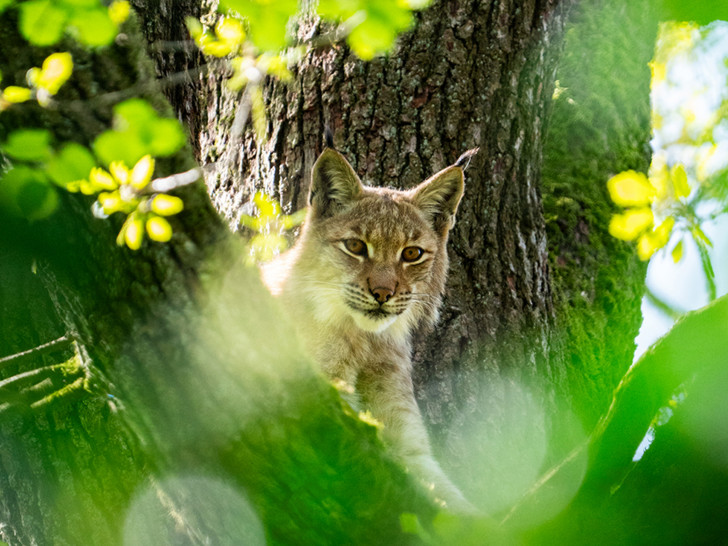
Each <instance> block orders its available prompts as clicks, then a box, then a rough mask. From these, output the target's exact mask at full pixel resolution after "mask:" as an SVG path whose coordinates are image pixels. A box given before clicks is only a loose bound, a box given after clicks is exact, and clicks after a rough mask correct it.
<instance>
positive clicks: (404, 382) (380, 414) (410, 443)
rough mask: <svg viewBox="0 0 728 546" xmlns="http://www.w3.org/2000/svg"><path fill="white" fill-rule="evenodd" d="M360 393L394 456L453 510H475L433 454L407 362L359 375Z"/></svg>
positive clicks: (371, 368) (369, 369)
mask: <svg viewBox="0 0 728 546" xmlns="http://www.w3.org/2000/svg"><path fill="white" fill-rule="evenodd" d="M357 391H358V392H359V393H360V395H361V398H362V402H363V404H364V406H365V408H367V409H369V410H370V411H371V413H372V415H373V416H374V417H375V418H376V419H377V420H378V421H379V422H381V423H382V425H383V429H382V439H383V440H384V442H385V443H386V444H387V445H388V446H389V447H390V449H391V450H392V452H393V454H394V455H395V456H396V457H397V458H399V459H400V462H401V463H402V464H403V465H404V466H405V467H407V468H408V469H409V470H410V471H411V472H412V473H413V474H414V475H415V476H416V477H417V478H418V479H419V480H420V481H421V482H423V484H424V485H425V487H427V488H428V489H429V490H431V491H432V493H433V495H434V497H435V499H436V500H438V501H441V502H443V503H444V504H445V505H446V507H447V508H448V509H450V510H453V511H456V512H463V513H474V512H475V511H476V510H475V508H474V507H473V505H472V504H470V502H468V500H467V499H466V498H465V497H464V496H463V494H462V493H461V492H460V490H459V489H458V488H457V486H456V485H455V484H453V483H452V482H451V481H450V479H449V478H448V477H447V476H446V475H445V473H444V472H443V470H442V468H440V465H439V464H438V462H437V461H436V460H435V458H434V457H433V455H432V450H431V448H430V442H429V439H428V435H427V429H426V428H425V425H424V422H423V420H422V414H421V413H420V409H419V407H418V406H417V401H416V400H415V396H414V388H413V386H412V379H411V376H410V371H409V366H408V363H406V362H403V363H394V364H393V363H377V364H376V365H373V366H367V367H365V368H364V369H363V370H362V371H361V372H360V374H359V378H358V381H357Z"/></svg>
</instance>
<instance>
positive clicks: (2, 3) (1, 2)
mask: <svg viewBox="0 0 728 546" xmlns="http://www.w3.org/2000/svg"><path fill="white" fill-rule="evenodd" d="M14 1H15V0H0V13H2V12H3V11H4V10H5V8H7V7H9V6H11V5H12V4H13V2H14Z"/></svg>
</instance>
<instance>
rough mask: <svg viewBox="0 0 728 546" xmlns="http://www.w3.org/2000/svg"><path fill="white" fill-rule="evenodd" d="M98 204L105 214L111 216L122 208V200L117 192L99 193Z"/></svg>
mask: <svg viewBox="0 0 728 546" xmlns="http://www.w3.org/2000/svg"><path fill="white" fill-rule="evenodd" d="M99 204H100V205H101V208H102V209H103V211H104V213H105V214H113V213H115V212H117V211H119V210H121V208H122V204H123V202H122V200H121V196H120V195H119V192H118V190H117V191H115V192H111V193H108V192H101V193H100V194H99Z"/></svg>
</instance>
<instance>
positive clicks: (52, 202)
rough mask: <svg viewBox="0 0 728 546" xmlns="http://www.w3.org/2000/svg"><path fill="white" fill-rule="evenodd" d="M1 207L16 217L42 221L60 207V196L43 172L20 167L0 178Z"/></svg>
mask: <svg viewBox="0 0 728 546" xmlns="http://www.w3.org/2000/svg"><path fill="white" fill-rule="evenodd" d="M0 206H2V207H3V208H5V209H6V210H8V211H9V212H10V213H12V214H14V215H16V216H22V217H24V218H27V219H28V220H41V219H43V218H46V217H47V216H50V215H51V214H52V213H53V211H55V210H56V207H57V206H58V194H57V193H56V190H55V188H53V187H52V186H51V185H50V184H49V183H48V179H47V178H46V177H45V174H43V171H40V170H38V169H33V168H31V167H28V166H25V165H19V166H17V167H14V168H12V169H10V170H9V171H7V172H6V173H5V174H4V175H3V176H2V178H0Z"/></svg>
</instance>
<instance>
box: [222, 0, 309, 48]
mask: <svg viewBox="0 0 728 546" xmlns="http://www.w3.org/2000/svg"><path fill="white" fill-rule="evenodd" d="M220 4H221V6H222V7H224V8H228V9H231V10H234V11H235V12H237V13H239V14H240V15H242V16H243V17H246V18H247V19H248V21H250V38H251V40H252V41H253V42H254V43H255V45H257V46H258V47H259V48H260V49H262V50H264V51H278V50H279V49H282V48H283V47H285V46H286V44H287V43H288V39H287V35H286V26H287V25H288V20H289V19H290V18H291V17H292V16H293V15H295V14H296V12H297V11H298V2H297V1H296V0H276V1H275V2H270V1H259V0H222V1H221V2H220Z"/></svg>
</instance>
